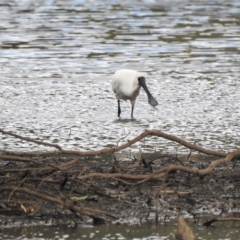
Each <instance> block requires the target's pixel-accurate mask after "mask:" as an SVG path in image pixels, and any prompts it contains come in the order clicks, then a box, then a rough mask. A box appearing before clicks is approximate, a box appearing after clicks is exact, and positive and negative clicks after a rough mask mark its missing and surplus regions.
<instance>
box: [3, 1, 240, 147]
mask: <svg viewBox="0 0 240 240" xmlns="http://www.w3.org/2000/svg"><path fill="white" fill-rule="evenodd" d="M0 13H1V14H0V19H1V21H0V31H1V34H0V51H1V57H0V72H1V75H0V106H1V108H0V121H1V122H0V123H1V128H3V129H5V130H8V131H13V132H15V133H18V134H20V135H22V136H28V137H34V138H37V139H40V140H44V141H48V142H54V143H58V144H60V145H61V146H63V147H64V148H68V149H80V150H87V149H99V148H102V147H106V146H111V145H113V144H116V143H117V142H118V140H119V139H121V142H126V141H127V139H131V138H133V137H135V136H137V135H138V134H140V133H141V132H142V131H144V130H145V129H156V130H161V131H164V132H167V133H169V134H174V135H177V136H179V137H182V138H184V139H186V140H189V141H191V142H194V141H195V140H196V142H197V143H198V144H200V145H202V146H204V147H207V148H213V149H219V148H222V149H224V150H226V151H229V150H231V149H236V148H239V146H240V140H239V139H240V134H239V133H240V124H239V121H240V107H239V103H240V100H239V99H240V97H239V90H240V74H239V73H240V70H239V69H240V68H239V66H240V45H239V43H240V1H237V0H230V1H220V0H219V1H218V0H214V1H204V0H203V1H190V0H189V1H155V0H142V1H140V0H139V1H118V0H108V1H94V0H92V1H84V0H68V1H63V0H39V1H33V0H32V1H31V0H15V1H14V0H1V2H0ZM120 68H133V69H136V70H139V71H142V72H145V74H146V79H147V84H148V86H149V89H150V90H151V92H152V94H153V95H154V96H155V97H156V99H157V100H158V101H159V103H160V104H159V106H157V107H156V108H153V107H151V106H150V105H148V103H147V98H146V96H145V93H144V92H143V91H142V92H141V94H140V96H139V98H138V99H137V102H136V106H135V112H134V115H135V120H133V121H131V120H130V112H131V107H130V103H129V102H123V103H122V119H120V120H119V119H118V118H117V101H116V99H115V96H114V94H113V92H112V89H111V79H112V75H113V73H114V72H115V71H116V70H117V69H120ZM0 138H1V141H0V149H7V150H19V151H25V150H37V149H40V147H39V146H37V145H34V144H29V143H26V142H23V141H22V140H18V139H14V138H12V137H8V136H3V135H1V136H0ZM139 146H141V147H142V148H143V149H144V150H145V151H153V150H158V151H172V150H173V147H174V145H171V144H170V142H168V141H165V140H159V139H156V138H148V139H147V140H143V141H142V142H141V143H138V144H136V145H135V147H133V148H139Z"/></svg>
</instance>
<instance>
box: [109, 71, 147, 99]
mask: <svg viewBox="0 0 240 240" xmlns="http://www.w3.org/2000/svg"><path fill="white" fill-rule="evenodd" d="M140 76H144V75H143V74H142V73H140V72H137V71H135V70H131V69H120V70H118V71H116V72H115V74H114V76H113V81H112V88H113V91H114V93H115V95H116V98H117V99H118V100H120V99H123V100H130V101H131V102H132V101H135V100H136V97H137V96H138V95H139V91H140V88H141V86H140V85H139V82H138V77H140Z"/></svg>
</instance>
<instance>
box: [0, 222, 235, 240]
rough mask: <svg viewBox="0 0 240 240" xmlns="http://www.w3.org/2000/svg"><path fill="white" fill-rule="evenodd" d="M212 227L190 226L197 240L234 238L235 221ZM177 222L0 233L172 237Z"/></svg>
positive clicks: (43, 238)
mask: <svg viewBox="0 0 240 240" xmlns="http://www.w3.org/2000/svg"><path fill="white" fill-rule="evenodd" d="M214 225H215V227H210V228H206V227H203V226H200V224H199V226H197V224H196V225H195V226H194V225H193V224H191V227H193V229H194V232H195V233H196V235H197V237H198V239H199V240H238V239H239V224H238V223H231V222H229V223H224V224H223V223H216V224H214ZM176 228H177V226H176V225H175V223H173V222H170V223H166V224H160V225H158V226H156V225H155V224H143V225H141V226H139V225H134V226H121V225H120V226H116V225H113V226H112V225H111V227H109V226H100V227H95V228H67V227H31V228H26V227H22V228H20V229H4V231H2V233H0V236H1V239H6V240H10V239H15V240H28V239H31V240H48V239H49V240H50V239H58V240H67V239H75V240H79V239H81V240H82V239H86V240H88V239H93V240H99V239H103V240H110V239H111V240H128V239H129V240H150V239H151V240H175V239H176V238H175V236H174V233H175V230H176Z"/></svg>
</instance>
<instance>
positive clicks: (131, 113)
mask: <svg viewBox="0 0 240 240" xmlns="http://www.w3.org/2000/svg"><path fill="white" fill-rule="evenodd" d="M133 109H134V105H133V106H132V113H131V118H133Z"/></svg>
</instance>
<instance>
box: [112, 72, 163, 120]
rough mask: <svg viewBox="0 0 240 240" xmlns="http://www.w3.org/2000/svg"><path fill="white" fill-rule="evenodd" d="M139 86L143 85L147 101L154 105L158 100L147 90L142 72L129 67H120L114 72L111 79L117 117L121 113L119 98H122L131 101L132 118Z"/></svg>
mask: <svg viewBox="0 0 240 240" xmlns="http://www.w3.org/2000/svg"><path fill="white" fill-rule="evenodd" d="M141 87H143V89H144V91H145V92H146V94H147V96H148V103H149V104H150V105H152V106H154V107H155V106H156V105H157V104H158V102H157V101H156V100H155V99H154V97H153V96H152V94H151V93H150V92H149V90H148V88H147V85H146V82H145V77H144V74H143V73H141V72H137V71H135V70H131V69H120V70H118V71H116V72H115V74H114V76H113V80H112V88H113V91H114V93H115V95H116V98H117V100H118V117H120V114H121V107H120V99H122V100H125V101H126V100H130V101H131V104H132V112H131V117H132V118H133V109H134V105H135V102H136V98H137V96H138V95H139V92H140V89H141Z"/></svg>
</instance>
